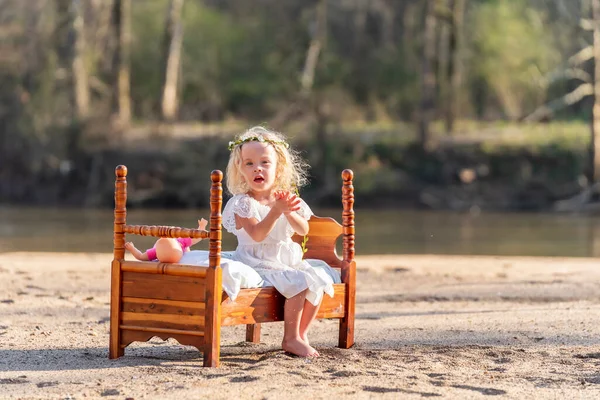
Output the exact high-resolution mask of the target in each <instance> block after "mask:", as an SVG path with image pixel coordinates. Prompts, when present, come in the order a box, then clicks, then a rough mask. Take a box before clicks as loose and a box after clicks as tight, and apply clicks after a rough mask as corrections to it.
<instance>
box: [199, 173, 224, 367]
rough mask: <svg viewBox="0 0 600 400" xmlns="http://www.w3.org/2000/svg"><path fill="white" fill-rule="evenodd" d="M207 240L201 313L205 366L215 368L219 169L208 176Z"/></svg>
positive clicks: (219, 279) (217, 352) (218, 333)
mask: <svg viewBox="0 0 600 400" xmlns="http://www.w3.org/2000/svg"><path fill="white" fill-rule="evenodd" d="M210 179H211V180H212V185H211V188H210V236H209V238H210V240H209V244H208V249H209V256H208V257H209V267H208V272H207V274H206V308H205V314H204V353H203V356H204V366H205V367H218V366H219V357H220V355H221V298H222V295H223V281H222V280H223V277H222V275H221V274H222V272H221V223H222V220H221V206H222V203H223V188H222V186H221V180H222V179H223V173H222V172H221V171H218V170H214V171H212V173H211V174H210Z"/></svg>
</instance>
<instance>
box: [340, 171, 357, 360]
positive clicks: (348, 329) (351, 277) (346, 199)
mask: <svg viewBox="0 0 600 400" xmlns="http://www.w3.org/2000/svg"><path fill="white" fill-rule="evenodd" d="M353 177H354V173H353V172H352V170H350V169H345V170H344V171H342V180H343V185H342V205H343V208H344V210H343V212H342V227H343V235H344V239H343V255H344V262H343V265H342V282H344V283H345V284H346V299H345V303H346V308H345V312H344V318H342V319H341V320H340V337H339V347H341V348H342V349H349V348H350V347H352V345H353V344H354V312H355V308H356V263H355V261H354V253H355V249H354V233H355V232H354V186H353V185H352V178H353Z"/></svg>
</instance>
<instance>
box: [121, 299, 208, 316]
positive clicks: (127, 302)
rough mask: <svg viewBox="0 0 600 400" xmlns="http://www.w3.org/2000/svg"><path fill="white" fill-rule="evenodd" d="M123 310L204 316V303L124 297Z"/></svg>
mask: <svg viewBox="0 0 600 400" xmlns="http://www.w3.org/2000/svg"><path fill="white" fill-rule="evenodd" d="M122 302H123V308H122V309H123V311H124V312H133V313H149V314H173V315H190V316H192V315H200V316H204V303H198V302H191V301H175V300H159V299H144V298H139V297H123V298H122Z"/></svg>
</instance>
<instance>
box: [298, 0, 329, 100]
mask: <svg viewBox="0 0 600 400" xmlns="http://www.w3.org/2000/svg"><path fill="white" fill-rule="evenodd" d="M326 37H327V1H326V0H320V1H319V4H318V5H317V16H316V19H315V27H314V29H313V31H312V39H311V41H310V47H309V48H308V51H307V53H306V61H305V62H304V70H303V71H302V79H301V81H300V83H301V86H302V95H303V96H307V95H308V94H310V92H311V91H312V87H313V83H314V79H315V70H316V69H317V62H318V61H319V54H320V53H321V49H322V48H323V46H324V45H325V40H326Z"/></svg>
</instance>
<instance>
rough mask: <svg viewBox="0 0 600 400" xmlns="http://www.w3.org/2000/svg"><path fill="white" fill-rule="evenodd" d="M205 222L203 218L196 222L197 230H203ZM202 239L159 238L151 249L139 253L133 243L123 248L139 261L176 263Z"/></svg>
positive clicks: (126, 244)
mask: <svg viewBox="0 0 600 400" xmlns="http://www.w3.org/2000/svg"><path fill="white" fill-rule="evenodd" d="M207 223H208V221H207V220H205V219H204V218H202V219H199V220H198V229H200V230H202V231H203V230H205V229H206V224H207ZM201 240H202V239H190V238H179V239H172V238H160V239H158V240H157V241H156V243H154V246H152V248H151V249H148V250H146V251H145V252H143V253H142V252H141V251H140V250H138V249H137V248H136V247H135V246H134V245H133V243H131V242H127V243H125V248H126V249H127V250H128V251H129V252H130V253H131V254H132V255H133V256H134V257H135V258H136V259H138V260H140V261H155V260H158V261H160V262H165V263H176V262H179V260H181V257H182V256H183V253H185V252H187V251H189V250H190V247H191V246H193V245H195V244H196V243H198V242H199V241H201Z"/></svg>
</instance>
